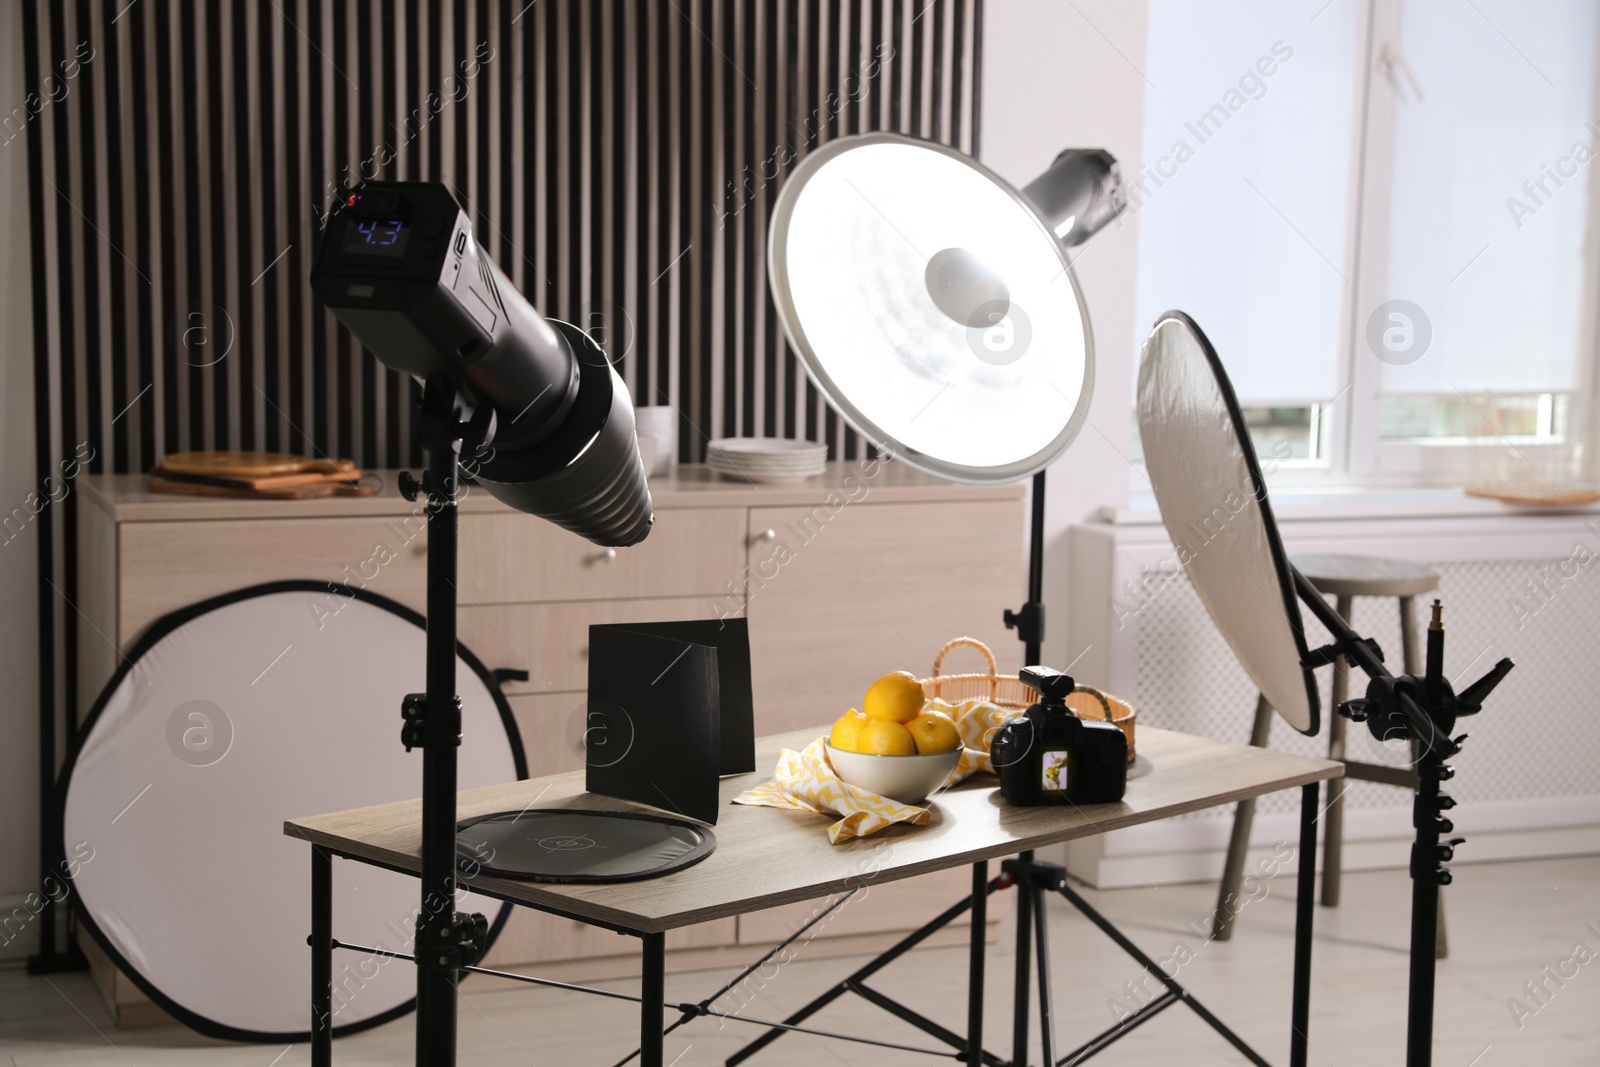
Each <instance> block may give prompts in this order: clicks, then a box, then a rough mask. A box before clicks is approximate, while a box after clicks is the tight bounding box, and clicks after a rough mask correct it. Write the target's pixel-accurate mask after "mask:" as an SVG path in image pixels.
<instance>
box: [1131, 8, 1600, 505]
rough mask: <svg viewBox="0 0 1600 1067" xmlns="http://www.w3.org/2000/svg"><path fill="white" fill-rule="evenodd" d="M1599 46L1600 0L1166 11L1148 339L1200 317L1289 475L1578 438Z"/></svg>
mask: <svg viewBox="0 0 1600 1067" xmlns="http://www.w3.org/2000/svg"><path fill="white" fill-rule="evenodd" d="M1597 50H1600V5H1595V4H1593V3H1592V2H1590V0H1540V2H1537V3H1533V4H1530V3H1528V2H1527V0H1473V2H1472V3H1468V4H1462V3H1459V2H1457V0H1333V2H1331V3H1329V2H1327V0H1307V2H1305V3H1290V4H1283V3H1265V2H1256V0H1218V2H1214V3H1207V4H1203V5H1201V4H1193V3H1187V2H1184V0H1150V18H1149V39H1148V48H1147V54H1146V63H1147V66H1146V71H1147V74H1148V77H1149V81H1150V85H1149V86H1147V90H1146V105H1145V127H1144V146H1143V147H1144V159H1143V165H1142V167H1141V169H1140V173H1139V175H1138V176H1137V179H1136V180H1132V181H1131V184H1133V185H1134V188H1133V189H1132V190H1131V191H1130V198H1129V199H1130V210H1131V211H1134V212H1136V213H1137V214H1138V218H1139V227H1140V232H1139V273H1138V293H1137V299H1136V302H1135V303H1136V308H1137V312H1136V313H1137V315H1138V325H1139V332H1140V335H1142V333H1143V331H1144V330H1145V329H1147V328H1148V327H1149V325H1150V323H1152V322H1154V321H1155V319H1156V317H1157V316H1158V315H1159V314H1160V313H1161V312H1162V311H1163V310H1165V309H1167V308H1169V307H1177V308H1182V309H1183V310H1186V311H1188V312H1189V313H1190V314H1192V315H1193V316H1194V317H1195V319H1196V320H1197V321H1198V322H1199V323H1200V324H1201V326H1202V328H1204V329H1205V330H1206V332H1207V333H1208V334H1209V335H1210V337H1211V339H1212V341H1213V342H1214V343H1215V344H1216V346H1217V349H1218V352H1219V354H1220V355H1221V356H1222V358H1223V361H1224V363H1225V364H1226V365H1227V367H1228V370H1229V374H1230V376H1231V377H1232V379H1233V383H1234V386H1235V389H1236V390H1237V392H1238V394H1239V397H1240V401H1241V403H1242V405H1243V406H1244V407H1245V409H1246V411H1245V413H1246V419H1247V421H1248V422H1249V424H1250V426H1251V430H1252V434H1253V435H1254V437H1255V440H1256V447H1257V450H1258V451H1259V452H1261V453H1262V454H1263V455H1272V456H1274V457H1276V458H1279V459H1284V458H1285V457H1293V458H1292V459H1291V460H1290V461H1289V462H1288V463H1286V464H1284V465H1283V467H1284V469H1286V470H1288V471H1291V472H1292V473H1290V474H1289V475H1288V477H1289V478H1290V479H1295V478H1298V479H1300V480H1305V481H1328V482H1347V481H1367V482H1391V483H1418V484H1422V483H1449V482H1454V483H1460V482H1461V481H1464V480H1468V479H1470V477H1471V472H1472V470H1473V469H1475V464H1477V461H1476V460H1474V458H1473V452H1474V450H1475V448H1477V449H1478V450H1479V451H1481V448H1480V447H1479V446H1482V445H1484V444H1485V443H1488V444H1490V445H1492V446H1494V447H1504V446H1506V445H1507V444H1517V445H1525V444H1541V445H1561V444H1563V443H1567V444H1578V443H1580V442H1581V438H1582V437H1583V436H1584V435H1585V434H1586V433H1588V432H1589V427H1590V421H1591V420H1589V419H1588V418H1587V417H1586V413H1587V412H1588V411H1589V410H1590V405H1589V403H1588V400H1587V398H1588V397H1589V395H1590V393H1591V391H1592V390H1593V388H1594V375H1593V373H1592V368H1593V364H1594V355H1593V353H1594V348H1595V342H1594V323H1593V308H1594V303H1595V301H1594V299H1593V294H1594V293H1595V291H1596V289H1597V285H1600V282H1597V271H1596V269H1595V264H1594V252H1595V242H1594V240H1593V235H1592V234H1591V217H1592V212H1591V202H1592V200H1593V188H1594V183H1595V181H1596V172H1600V167H1595V166H1591V165H1590V164H1591V162H1592V161H1593V160H1594V159H1595V158H1596V156H1597V154H1600V123H1597V122H1596V121H1595V120H1594V118H1593V116H1595V115H1597V114H1600V111H1597V109H1596V106H1595V102H1596V101H1595V97H1596V79H1595V67H1596V55H1597ZM1590 451H1592V450H1590Z"/></svg>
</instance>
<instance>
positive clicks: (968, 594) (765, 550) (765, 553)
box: [745, 498, 1023, 733]
mask: <svg viewBox="0 0 1600 1067" xmlns="http://www.w3.org/2000/svg"><path fill="white" fill-rule="evenodd" d="M869 499H870V498H869ZM1022 522H1023V504H1022V501H1021V500H1020V499H1016V500H1005V501H994V502H989V503H985V504H982V505H977V506H970V507H953V506H951V505H950V504H948V503H942V502H937V501H923V502H916V503H902V504H881V505H877V506H874V505H872V504H869V503H866V502H863V503H861V504H856V505H848V506H845V507H841V508H838V509H837V510H830V509H829V508H828V507H826V506H822V505H818V506H813V507H809V508H808V507H804V506H800V507H795V506H787V507H753V508H751V509H750V527H749V529H750V574H749V578H748V580H747V583H746V591H745V601H746V606H745V611H746V615H747V617H748V618H749V620H750V660H751V671H752V675H753V682H754V687H755V703H756V708H757V709H758V714H759V715H760V717H761V722H760V723H758V724H757V733H776V732H780V731H784V730H798V729H800V728H801V727H804V726H807V725H810V724H812V723H819V722H830V721H832V720H833V719H835V718H837V717H838V716H839V715H841V714H843V713H844V711H845V709H846V708H850V707H860V704H861V698H862V695H863V694H864V693H865V692H866V689H867V686H868V685H870V684H871V683H872V681H873V679H875V678H877V677H878V676H879V675H881V674H884V673H885V672H887V671H891V670H907V671H911V672H912V673H913V674H916V675H918V676H919V677H920V676H922V675H925V674H927V673H928V669H929V667H930V665H931V664H932V662H933V657H934V656H935V655H937V654H938V651H939V649H940V648H941V647H942V646H943V645H944V643H945V642H946V641H948V640H950V639H951V638H952V637H959V636H961V635H963V634H968V635H971V636H973V637H977V638H979V639H981V640H983V641H985V642H987V643H988V645H989V646H990V647H991V648H993V649H995V650H996V652H997V653H998V654H999V655H1000V656H1001V657H1002V658H1003V660H1004V666H1005V667H1006V669H1010V670H1013V671H1014V670H1016V669H1017V668H1018V667H1019V666H1020V664H1019V663H1018V662H1017V661H1018V660H1019V658H1020V657H1019V652H1018V649H1019V646H1018V642H1017V639H1016V636H1015V635H1014V634H1011V635H1008V634H1007V633H1006V630H1005V627H1004V624H1003V623H1002V622H1001V613H1002V611H1003V610H1004V609H1005V607H1006V606H1008V605H1009V604H1010V602H1011V601H1012V600H1016V599H1017V598H1018V596H1019V593H1018V592H1016V591H1017V590H1020V589H1021V588H1022V585H1023V573H1022V536H1021V533H1020V531H1021V529H1022ZM1008 550H1009V551H1008Z"/></svg>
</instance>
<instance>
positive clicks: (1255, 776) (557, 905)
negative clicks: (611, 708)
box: [284, 727, 1341, 1067]
mask: <svg viewBox="0 0 1600 1067" xmlns="http://www.w3.org/2000/svg"><path fill="white" fill-rule="evenodd" d="M819 733H821V730H820V729H812V730H802V731H797V732H794V733H789V734H780V735H777V736H773V737H766V738H761V739H758V740H757V742H756V766H757V767H758V768H760V770H759V771H758V772H757V773H755V774H750V775H742V776H738V777H734V778H729V779H725V780H724V781H723V782H722V787H721V790H722V791H721V796H722V800H723V802H724V806H723V808H722V813H721V817H720V819H719V821H718V823H717V825H716V827H715V833H716V837H717V848H716V851H715V852H713V853H712V854H711V855H710V856H709V857H707V858H706V859H705V860H704V861H702V862H700V863H698V864H696V865H695V866H693V867H690V868H687V869H685V870H682V871H679V872H676V873H674V874H670V875H667V876H665V877H661V878H656V879H650V880H646V881H638V882H625V883H617V884H609V885H559V884H550V883H535V882H518V881H510V880H506V879H500V878H492V877H487V876H483V875H479V876H477V877H470V878H469V877H463V878H462V883H463V884H465V885H468V886H470V887H471V888H472V889H473V890H474V891H475V892H478V893H482V894H485V895H487V896H490V897H494V898H497V899H500V900H504V901H509V902H511V903H513V904H518V905H522V906H526V907H532V908H537V909H539V910H542V911H546V912H551V913H553V914H556V915H561V916H565V917H568V918H572V919H576V920H579V921H582V922H585V923H589V924H592V925H595V926H600V927H606V928H610V929H613V930H616V931H619V932H622V933H627V934H632V935H634V936H638V937H639V938H640V939H641V940H642V942H643V983H642V997H641V1004H640V1008H641V1020H640V1034H641V1048H642V1056H641V1060H640V1062H641V1064H642V1065H643V1067H659V1065H660V1063H661V1046H662V1040H661V1038H662V1031H663V1002H662V1001H663V995H662V991H663V989H664V985H665V978H664V959H663V935H664V933H665V931H667V930H672V929H676V928H678V927H682V926H689V925H692V924H694V923H700V922H705V921H708V920H712V919H719V918H725V917H727V916H733V915H740V914H743V913H745V912H751V911H758V910H761V909H763V908H770V907H774V906H777V905H779V904H787V903H792V902H795V901H803V900H814V899H817V898H821V897H827V896H830V895H832V894H836V893H840V892H847V891H850V890H852V889H856V888H860V887H862V886H865V885H870V884H875V883H878V882H887V881H894V880H897V879H901V878H912V877H915V876H917V875H920V874H928V873H931V872H934V871H942V870H946V869H949V868H954V867H958V866H963V865H967V864H972V865H975V870H974V886H975V890H974V894H973V900H972V901H971V902H970V903H971V906H972V910H973V911H974V912H975V913H977V914H981V911H980V910H979V909H980V902H979V898H980V897H981V896H983V895H986V894H980V893H979V892H978V891H977V889H978V887H980V886H982V885H983V884H984V882H983V880H982V875H983V874H985V873H986V871H987V863H988V861H989V860H991V859H996V858H1003V857H1008V856H1016V855H1018V854H1024V855H1026V854H1028V853H1031V852H1032V850H1034V849H1037V848H1042V847H1044V846H1047V845H1053V844H1057V843H1059V842H1062V841H1069V840H1072V839H1074V838H1079V837H1087V836H1089V835H1091V834H1098V833H1104V832H1106V831H1108V830H1116V829H1120V828H1122V827H1125V826H1136V825H1139V824H1141V823H1147V822H1153V821H1155V820H1157V819H1164V818H1168V817H1170V816H1174V815H1181V814H1183V813H1185V812H1191V811H1197V810H1200V809H1202V808H1208V807H1213V806H1215V805H1219V804H1228V803H1232V802H1234V801H1238V800H1243V799H1245V798H1249V797H1257V796H1261V795H1263V794H1266V793H1272V792H1276V791H1278V790H1281V789H1288V788H1292V787H1296V786H1298V787H1301V789H1302V796H1301V835H1300V836H1301V850H1300V857H1299V870H1300V880H1299V885H1298V887H1297V894H1298V899H1297V913H1296V940H1295V979H1296V980H1295V991H1294V1012H1293V1020H1292V1022H1293V1028H1294V1031H1295V1032H1294V1034H1293V1035H1292V1038H1291V1060H1292V1062H1293V1063H1295V1064H1303V1063H1304V1062H1305V1048H1306V1041H1305V1030H1306V1020H1307V1013H1308V1008H1309V1005H1308V1002H1307V999H1308V995H1309V982H1310V947H1311V946H1310V936H1311V902H1312V897H1311V893H1310V891H1309V889H1308V888H1307V887H1308V886H1309V885H1310V884H1311V882H1312V880H1313V876H1314V869H1315V860H1316V856H1315V847H1314V846H1315V837H1314V831H1315V821H1316V813H1317V788H1318V783H1320V782H1322V781H1323V780H1326V779H1332V778H1336V777H1338V776H1339V775H1340V773H1341V767H1340V765H1339V764H1338V763H1335V762H1331V761H1328V760H1318V759H1305V758H1302V757H1298V756H1289V755H1284V754H1282V753H1278V752H1271V751H1267V750H1264V749H1259V748H1253V747H1251V746H1248V745H1237V744H1225V743H1222V742H1218V741H1211V740H1207V739H1204V738H1199V737H1191V736H1188V735H1184V734H1176V733H1170V732H1168V731H1165V730H1156V729H1150V728H1145V727H1141V728H1140V730H1139V759H1138V763H1137V764H1136V765H1135V766H1134V767H1133V768H1130V772H1129V780H1128V788H1127V793H1126V796H1125V797H1124V799H1123V801H1122V802H1121V803H1119V804H1105V805H1097V806H1092V807H1086V808H1081V809H1079V808H1071V807H1067V808H1062V807H1032V808H1020V807H1013V806H1011V805H1009V804H1006V803H1005V802H1004V801H1003V800H1002V798H1001V796H1000V792H999V789H998V785H997V781H996V779H995V778H993V777H992V776H989V775H979V776H977V777H975V778H973V779H971V780H969V781H968V782H964V783H962V784H961V785H960V786H957V787H956V788H954V789H951V790H949V791H947V792H944V793H941V794H940V795H939V796H938V797H937V799H936V801H935V802H934V804H933V817H932V818H931V819H930V820H929V822H928V823H927V824H925V825H923V826H920V827H911V826H892V827H889V828H887V829H885V830H882V831H880V832H878V833H876V834H874V835H872V836H870V837H866V838H858V839H854V840H851V841H848V842H842V843H840V844H838V845H832V844H829V842H828V838H827V835H826V833H825V832H824V831H825V828H826V827H827V825H828V820H827V818H826V817H824V816H821V815H816V814H811V813H806V812H796V811H787V810H781V809H775V808H760V807H745V806H741V805H734V804H732V803H730V802H731V801H732V799H733V798H734V797H735V796H737V795H738V794H740V793H741V792H743V791H744V790H746V789H748V788H750V787H751V786H752V785H754V784H756V783H758V782H759V781H761V780H764V778H765V777H767V776H768V775H769V774H770V769H771V768H772V767H773V766H774V765H775V763H776V760H777V757H778V752H779V750H780V749H782V748H795V749H798V748H802V747H804V746H805V744H806V743H808V742H810V741H811V740H813V739H814V738H816V737H817V736H818V734H819ZM529 806H536V807H538V808H563V807H582V808H588V809H602V810H616V811H627V810H635V807H636V806H635V805H631V804H629V803H627V802H626V801H620V800H614V799H611V798H608V797H601V796H596V795H594V794H591V793H587V792H585V791H584V783H583V775H582V774H581V773H579V772H571V773H567V774H559V775H553V776H550V777H546V778H538V779H533V780H530V781H522V782H509V783H506V784H504V785H497V786H488V787H485V788H482V789H474V790H470V791H467V792H464V793H461V794H460V795H459V799H458V815H457V817H458V818H460V819H463V820H465V819H469V818H472V817H473V816H476V815H486V814H490V813H493V812H499V811H508V810H509V811H517V810H521V809H524V808H527V807H529ZM420 817H421V801H420V800H412V801H402V802H398V803H393V804H382V805H377V806H374V807H368V808H358V809H354V810H351V811H343V812H336V813H332V814H328V815H318V816H313V817H310V818H303V819H296V820H292V821H289V822H286V823H285V824H284V832H285V833H286V834H288V835H290V836H292V837H297V838H302V839H305V840H308V841H310V842H311V843H312V844H313V846H314V848H313V854H314V855H313V879H312V884H313V906H312V915H313V930H312V947H313V974H314V975H315V976H317V978H316V979H315V981H314V989H313V1006H314V1007H313V1010H314V1012H315V1011H316V1010H317V1007H316V1006H317V1005H319V1004H320V1005H322V1007H323V1009H324V1010H331V973H332V964H331V954H332V950H333V948H334V947H335V944H336V942H335V940H334V936H335V935H334V932H333V931H332V930H331V929H330V928H329V927H330V926H331V913H332V890H333V883H332V877H331V874H330V871H331V864H332V857H333V856H335V855H337V856H343V857H346V858H349V859H353V860H358V861H362V862H366V863H371V864H374V865H377V866H380V867H386V868H389V869H392V870H397V871H401V872H404V873H409V874H417V873H419V871H420V868H421V859H420V856H421V829H420ZM1308 843H1309V847H1308ZM990 888H991V889H992V888H993V887H992V886H991V887H990ZM1052 888H1055V887H1052ZM1069 899H1070V897H1069ZM1091 918H1094V916H1093V915H1091ZM982 928H983V924H982V923H981V922H975V923H974V931H975V934H974V937H973V951H974V954H975V957H976V958H975V961H974V972H973V973H974V979H975V981H976V982H978V983H980V984H979V989H981V953H982V951H983V944H984V942H983V936H982ZM1102 928H1103V929H1104V927H1102ZM1108 932H1109V931H1108ZM914 936H915V935H913V937H914ZM1113 936H1115V935H1113ZM1119 943H1120V942H1119ZM1128 947H1129V946H1128V945H1124V948H1128ZM891 951H892V950H891ZM1169 988H1170V986H1169ZM974 992H976V990H975V991H974ZM1022 999H1023V1000H1024V1001H1025V1000H1026V995H1024V996H1023V998H1022ZM1185 999H1187V997H1186V996H1185ZM675 1007H679V1006H676V1005H675ZM1205 1014H1207V1013H1204V1012H1203V1011H1202V1015H1205ZM1023 1017H1024V1019H1025V1016H1023ZM681 1021H683V1020H680V1022H681ZM1208 1021H1210V1020H1209V1019H1208ZM977 1025H978V1018H977V1013H976V1012H974V1013H972V1017H971V1018H970V1019H969V1034H968V1036H967V1038H966V1039H965V1042H964V1044H965V1046H966V1048H967V1050H968V1051H967V1058H968V1060H969V1062H971V1063H974V1064H977V1063H984V1062H993V1061H994V1059H995V1057H993V1056H992V1054H987V1055H986V1054H984V1053H983V1050H982V1041H981V1034H979V1033H972V1032H970V1031H971V1030H972V1029H973V1028H975V1027H976V1026H977ZM1024 1025H1025V1024H1024ZM1214 1025H1215V1024H1214ZM313 1033H314V1035H315V1036H314V1039H313V1063H314V1064H325V1063H329V1062H331V1041H332V1038H331V1027H328V1026H324V1027H320V1028H319V1027H317V1026H315V1025H314V1026H313ZM1224 1036H1228V1035H1227V1034H1225V1035H1224ZM1235 1043H1236V1044H1239V1045H1240V1047H1241V1048H1243V1046H1242V1044H1240V1043H1239V1042H1237V1041H1236V1042H1235ZM1253 1058H1254V1057H1253Z"/></svg>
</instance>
